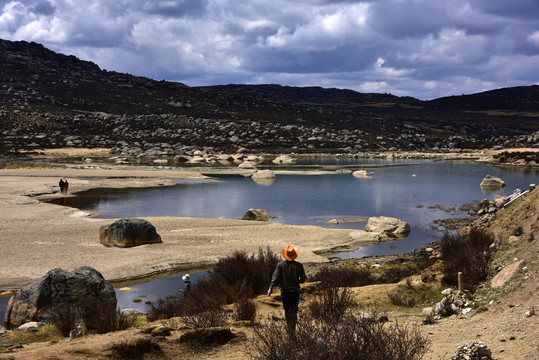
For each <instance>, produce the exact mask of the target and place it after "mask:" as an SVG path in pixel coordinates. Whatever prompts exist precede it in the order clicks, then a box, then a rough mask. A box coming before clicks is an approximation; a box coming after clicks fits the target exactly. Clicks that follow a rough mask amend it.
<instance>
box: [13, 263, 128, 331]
mask: <svg viewBox="0 0 539 360" xmlns="http://www.w3.org/2000/svg"><path fill="white" fill-rule="evenodd" d="M116 304H117V300H116V293H115V292H114V288H113V287H112V285H111V284H110V283H109V282H107V281H106V280H105V279H104V278H103V275H101V273H99V272H98V271H97V270H95V269H93V268H91V267H88V266H81V267H78V268H76V269H73V270H71V271H67V270H63V269H60V268H56V269H52V270H50V271H49V272H48V273H47V274H46V275H45V276H43V277H42V278H41V279H39V280H38V281H36V282H35V283H33V284H30V285H28V286H26V287H24V288H22V289H20V290H19V291H17V292H16V293H15V294H14V295H13V296H12V297H11V299H10V300H9V303H8V306H7V310H6V315H5V319H4V322H5V324H6V327H7V328H14V327H18V326H20V325H22V324H25V323H27V322H31V321H45V322H49V321H51V320H52V319H53V318H54V317H55V316H59V315H61V314H66V313H68V312H70V313H71V314H73V316H74V317H75V318H77V319H84V318H85V316H89V314H90V316H98V315H103V316H107V315H110V316H113V315H114V314H115V312H116ZM110 318H112V317H110Z"/></svg>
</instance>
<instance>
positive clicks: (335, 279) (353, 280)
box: [312, 266, 374, 287]
mask: <svg viewBox="0 0 539 360" xmlns="http://www.w3.org/2000/svg"><path fill="white" fill-rule="evenodd" d="M312 280H313V281H320V282H321V283H322V284H323V285H324V286H333V287H356V286H365V285H370V284H373V283H374V280H373V278H372V276H371V273H370V272H369V270H366V269H355V268H349V267H344V266H340V267H335V266H331V267H330V266H324V267H323V268H321V269H320V270H318V271H317V272H316V273H315V274H314V275H313V277H312Z"/></svg>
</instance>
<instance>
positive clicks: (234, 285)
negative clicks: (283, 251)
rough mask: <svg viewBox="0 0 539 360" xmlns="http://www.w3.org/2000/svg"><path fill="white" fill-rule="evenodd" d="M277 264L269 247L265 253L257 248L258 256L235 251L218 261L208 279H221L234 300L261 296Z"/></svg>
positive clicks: (277, 259) (274, 255)
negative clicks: (255, 295) (228, 288)
mask: <svg viewBox="0 0 539 360" xmlns="http://www.w3.org/2000/svg"><path fill="white" fill-rule="evenodd" d="M278 262H279V258H278V256H277V255H276V254H275V253H273V252H272V251H271V250H270V248H269V247H268V248H267V249H266V251H264V250H262V248H259V249H258V256H255V255H251V256H249V255H248V254H247V253H246V252H245V251H235V252H234V253H233V254H232V255H231V256H227V257H225V258H221V259H219V261H218V262H217V264H216V265H215V267H214V268H213V269H212V270H211V271H210V278H212V277H220V278H222V280H223V281H224V283H226V284H227V286H229V287H230V288H231V290H232V292H233V295H234V297H235V299H237V298H239V297H241V296H253V294H263V293H264V292H265V291H266V290H267V288H268V284H269V283H270V281H271V276H272V274H273V270H274V269H275V266H276V265H277V263H278ZM235 299H234V300H235Z"/></svg>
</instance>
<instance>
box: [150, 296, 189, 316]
mask: <svg viewBox="0 0 539 360" xmlns="http://www.w3.org/2000/svg"><path fill="white" fill-rule="evenodd" d="M182 305H183V300H182V298H181V297H178V296H169V297H166V298H160V299H157V300H156V301H152V303H151V304H150V311H149V312H148V314H147V317H148V321H156V320H164V319H169V318H171V317H175V316H180V315H181V312H182Z"/></svg>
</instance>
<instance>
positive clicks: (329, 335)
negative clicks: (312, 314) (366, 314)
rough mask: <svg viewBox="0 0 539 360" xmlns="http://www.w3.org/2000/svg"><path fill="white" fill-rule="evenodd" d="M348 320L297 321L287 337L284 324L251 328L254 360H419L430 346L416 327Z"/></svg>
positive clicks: (307, 319) (355, 319) (274, 323)
mask: <svg viewBox="0 0 539 360" xmlns="http://www.w3.org/2000/svg"><path fill="white" fill-rule="evenodd" d="M373 319H375V318H369V319H368V320H367V319H365V318H361V317H360V318H357V317H352V316H348V317H347V318H346V319H345V320H343V321H333V322H329V323H328V322H325V321H320V320H318V319H313V318H309V317H306V318H302V319H300V320H299V321H298V324H297V328H296V332H295V336H293V337H290V336H288V334H287V331H286V324H285V323H284V322H271V323H268V324H265V325H264V326H261V327H257V328H255V329H254V330H255V342H254V344H253V346H252V349H251V354H250V355H251V356H252V358H254V359H271V360H281V359H283V360H284V359H286V360H288V359H314V360H316V359H332V360H341V359H343V360H354V359H372V360H377V359H380V360H382V359H400V360H416V359H421V358H423V356H424V355H425V354H426V353H427V352H428V351H429V348H430V343H429V341H428V339H427V338H426V337H424V336H423V335H422V334H421V332H420V331H419V329H418V327H417V326H406V325H401V324H399V323H398V322H396V323H393V324H390V323H388V322H380V321H375V320H373Z"/></svg>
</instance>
